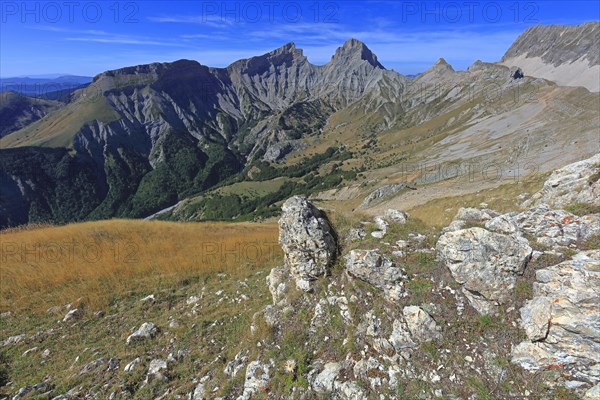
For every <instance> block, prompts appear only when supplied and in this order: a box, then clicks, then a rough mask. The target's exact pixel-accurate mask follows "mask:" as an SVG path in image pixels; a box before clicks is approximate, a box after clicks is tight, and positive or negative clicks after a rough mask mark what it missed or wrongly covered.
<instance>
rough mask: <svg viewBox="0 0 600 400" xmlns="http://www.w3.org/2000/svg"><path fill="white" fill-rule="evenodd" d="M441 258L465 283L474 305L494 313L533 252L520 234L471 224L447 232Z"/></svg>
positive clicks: (441, 242) (439, 248) (439, 244)
mask: <svg viewBox="0 0 600 400" xmlns="http://www.w3.org/2000/svg"><path fill="white" fill-rule="evenodd" d="M436 249H437V255H438V258H439V260H440V261H441V262H442V263H443V264H444V265H445V266H446V267H448V269H450V272H451V273H452V276H453V277H454V279H455V280H456V281H457V282H458V283H460V284H461V285H462V287H463V292H464V294H465V296H466V297H467V298H468V299H469V301H470V303H471V305H472V306H473V307H474V308H475V309H476V310H477V311H479V313H481V314H493V313H495V311H496V310H495V308H496V306H498V305H500V304H503V303H504V302H505V301H506V300H508V298H509V297H510V295H511V293H512V289H513V288H514V285H515V282H516V276H517V275H519V274H522V273H523V271H524V269H525V266H526V265H527V262H528V261H529V258H530V256H531V253H532V249H531V247H529V243H528V241H527V240H526V239H525V238H523V237H519V236H515V235H513V236H508V235H503V234H499V233H495V232H490V231H488V230H486V229H483V228H470V229H464V230H458V231H454V232H446V233H444V234H443V235H442V236H441V237H440V238H439V240H438V242H437V246H436Z"/></svg>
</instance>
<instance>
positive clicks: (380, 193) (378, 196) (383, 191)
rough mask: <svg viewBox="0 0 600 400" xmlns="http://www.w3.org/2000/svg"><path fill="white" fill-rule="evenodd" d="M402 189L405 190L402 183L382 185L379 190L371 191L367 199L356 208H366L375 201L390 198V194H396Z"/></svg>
mask: <svg viewBox="0 0 600 400" xmlns="http://www.w3.org/2000/svg"><path fill="white" fill-rule="evenodd" d="M404 188H406V185H405V184H404V183H394V184H391V185H384V186H382V187H380V188H377V189H375V190H374V191H372V192H371V193H370V194H369V195H368V196H367V197H365V199H364V200H363V202H362V203H361V204H360V206H358V208H364V207H368V206H370V205H371V204H373V203H375V202H376V201H379V200H382V199H384V198H386V197H388V196H391V195H392V194H396V193H398V192H399V191H401V190H402V189H404Z"/></svg>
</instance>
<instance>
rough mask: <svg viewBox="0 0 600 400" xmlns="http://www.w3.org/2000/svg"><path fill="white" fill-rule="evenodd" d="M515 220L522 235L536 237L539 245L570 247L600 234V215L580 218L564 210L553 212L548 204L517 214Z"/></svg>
mask: <svg viewBox="0 0 600 400" xmlns="http://www.w3.org/2000/svg"><path fill="white" fill-rule="evenodd" d="M507 218H508V217H507ZM513 220H514V222H515V223H516V225H517V226H518V227H519V230H520V232H521V233H523V234H528V235H531V236H535V237H536V238H537V242H538V243H541V244H543V245H546V246H568V245H570V244H572V243H575V242H577V241H578V240H580V239H589V238H590V237H592V236H594V235H597V234H600V215H598V214H592V215H586V216H583V217H578V216H576V215H574V214H571V213H569V212H566V211H563V210H551V209H550V208H549V207H548V206H547V205H546V204H541V205H538V206H536V207H533V208H530V209H529V210H527V211H524V212H522V213H520V214H517V215H515V216H514V218H513Z"/></svg>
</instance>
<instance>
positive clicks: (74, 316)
mask: <svg viewBox="0 0 600 400" xmlns="http://www.w3.org/2000/svg"><path fill="white" fill-rule="evenodd" d="M82 316H83V311H82V310H81V309H80V308H74V309H72V310H71V311H69V312H68V313H67V314H66V315H65V317H64V318H63V320H62V321H63V322H69V321H75V320H78V319H79V318H81V317H82Z"/></svg>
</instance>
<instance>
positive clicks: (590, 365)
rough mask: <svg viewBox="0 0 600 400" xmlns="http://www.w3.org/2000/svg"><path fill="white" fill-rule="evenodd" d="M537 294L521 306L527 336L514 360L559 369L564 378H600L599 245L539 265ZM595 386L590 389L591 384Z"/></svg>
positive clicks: (594, 382) (590, 380) (529, 366)
mask: <svg viewBox="0 0 600 400" xmlns="http://www.w3.org/2000/svg"><path fill="white" fill-rule="evenodd" d="M536 281H537V282H535V283H534V285H533V295H534V297H533V299H532V300H531V301H530V302H528V303H526V304H525V306H524V307H523V309H522V310H521V316H522V321H521V326H522V327H523V328H524V329H525V332H526V333H527V336H528V339H529V340H527V341H524V342H521V343H520V344H518V345H517V346H516V347H515V348H514V349H513V352H512V362H513V363H516V364H519V365H521V366H522V367H523V368H525V369H528V370H543V369H548V368H553V369H558V370H560V374H561V376H563V377H565V379H571V380H573V379H574V380H577V381H583V382H587V383H589V384H590V386H591V385H597V384H598V383H599V382H600V251H599V250H590V251H585V252H581V253H578V254H577V255H575V256H574V257H573V259H572V260H569V261H565V262H562V263H560V264H558V265H553V266H551V267H548V268H546V269H541V270H538V271H536ZM590 390H591V389H590Z"/></svg>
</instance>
